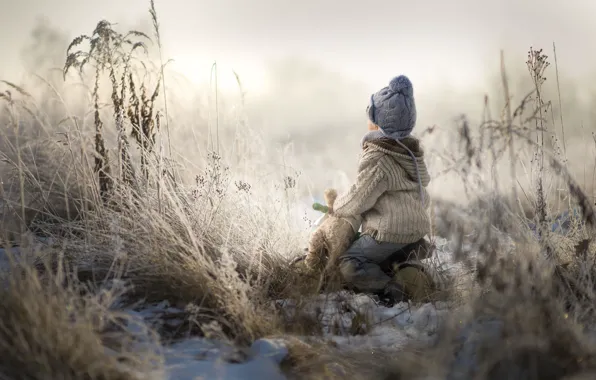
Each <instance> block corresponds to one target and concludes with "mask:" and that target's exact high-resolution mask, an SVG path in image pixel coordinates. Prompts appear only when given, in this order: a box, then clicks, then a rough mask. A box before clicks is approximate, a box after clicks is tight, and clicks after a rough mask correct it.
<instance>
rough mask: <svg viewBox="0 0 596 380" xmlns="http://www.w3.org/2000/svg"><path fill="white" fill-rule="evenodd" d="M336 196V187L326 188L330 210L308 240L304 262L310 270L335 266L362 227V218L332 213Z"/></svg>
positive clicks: (320, 269) (326, 200)
mask: <svg viewBox="0 0 596 380" xmlns="http://www.w3.org/2000/svg"><path fill="white" fill-rule="evenodd" d="M336 198H337V191H336V190H335V189H327V190H325V203H326V205H327V209H328V211H327V214H326V215H325V218H324V220H323V221H322V222H321V224H320V225H319V226H318V227H317V229H316V230H315V231H314V232H313V233H312V235H311V237H310V240H309V242H308V253H307V255H306V258H305V259H304V263H305V265H306V267H307V268H308V269H309V270H313V271H323V270H325V269H329V268H334V267H335V266H336V265H335V264H336V260H337V258H338V257H339V255H341V254H342V253H344V252H345V251H346V250H347V249H348V248H349V247H350V244H352V242H353V241H354V239H355V237H356V233H357V232H358V229H359V227H360V222H361V220H360V219H359V218H357V217H352V218H338V217H335V216H332V215H331V211H332V210H333V203H334V202H335V199H336Z"/></svg>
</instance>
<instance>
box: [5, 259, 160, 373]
mask: <svg viewBox="0 0 596 380" xmlns="http://www.w3.org/2000/svg"><path fill="white" fill-rule="evenodd" d="M50 273H51V272H46V275H44V276H40V275H39V274H38V273H37V271H36V270H35V269H34V268H33V267H32V266H29V265H24V266H22V265H18V264H17V263H16V262H15V264H14V266H13V267H12V268H11V271H10V273H9V274H7V275H3V276H2V285H3V286H2V288H0V294H1V297H2V303H1V305H0V335H1V339H0V340H1V342H2V343H1V344H0V352H1V353H2V360H1V361H0V377H1V378H3V379H106V380H107V379H122V380H125V379H126V380H132V379H143V378H147V376H150V375H151V374H152V373H153V374H155V375H158V374H159V371H160V370H161V368H160V366H161V358H160V355H159V352H158V351H157V348H159V341H158V339H157V338H158V337H156V336H154V335H153V334H152V333H151V332H150V331H141V332H138V333H136V334H135V333H131V332H129V331H128V330H127V329H126V328H125V322H126V320H127V318H126V317H125V316H124V315H121V314H120V313H119V312H117V311H114V310H113V306H114V305H113V304H114V303H115V301H116V300H117V298H118V296H119V291H118V289H112V290H110V289H103V290H100V291H92V289H88V288H86V287H85V286H83V285H82V284H80V283H78V282H77V281H72V280H71V281H67V280H68V277H69V276H71V273H65V272H58V273H57V274H56V275H52V274H50Z"/></svg>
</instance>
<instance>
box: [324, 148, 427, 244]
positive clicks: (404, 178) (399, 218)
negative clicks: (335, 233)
mask: <svg viewBox="0 0 596 380" xmlns="http://www.w3.org/2000/svg"><path fill="white" fill-rule="evenodd" d="M402 143H403V144H404V145H406V146H407V147H408V148H409V149H410V150H411V151H412V153H413V154H414V156H415V157H416V161H417V163H418V171H419V174H420V182H421V183H422V186H423V189H422V193H423V196H424V201H425V202H424V205H423V204H422V202H421V199H420V193H421V191H420V188H419V184H418V179H417V176H416V166H415V164H414V161H413V160H412V158H411V157H410V155H409V154H408V152H407V151H406V150H405V149H404V148H403V147H402V146H400V145H399V144H397V143H396V142H395V141H394V140H391V139H387V138H382V139H377V140H372V141H368V142H366V143H364V146H363V151H362V153H361V157H360V162H359V165H358V177H357V178H356V183H355V184H353V185H352V187H351V188H350V190H349V191H348V192H347V193H346V194H344V195H342V196H340V197H338V198H337V199H336V201H335V204H334V207H333V211H332V212H333V215H335V216H338V217H344V218H350V219H357V220H360V217H361V220H362V233H363V234H367V235H370V236H371V237H373V238H374V239H375V240H377V241H379V242H391V243H398V244H409V243H414V242H416V241H418V240H420V239H422V238H423V237H424V236H425V235H427V234H428V233H430V218H429V215H428V208H429V207H428V206H429V203H430V202H429V200H430V198H429V195H428V192H427V190H426V187H427V186H428V184H429V182H430V177H429V174H428V170H427V167H426V164H425V162H424V152H423V150H422V148H421V147H420V142H419V140H417V139H415V138H413V137H408V138H406V139H404V140H402Z"/></svg>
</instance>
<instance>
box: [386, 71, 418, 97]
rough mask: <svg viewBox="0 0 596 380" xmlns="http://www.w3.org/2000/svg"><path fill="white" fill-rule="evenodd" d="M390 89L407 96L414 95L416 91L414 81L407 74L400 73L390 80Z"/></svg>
mask: <svg viewBox="0 0 596 380" xmlns="http://www.w3.org/2000/svg"><path fill="white" fill-rule="evenodd" d="M389 89H390V90H391V91H393V92H398V93H401V94H404V95H406V96H412V95H413V93H414V89H413V88H412V82H410V79H409V78H408V77H407V76H405V75H400V76H397V77H395V78H393V79H391V82H389Z"/></svg>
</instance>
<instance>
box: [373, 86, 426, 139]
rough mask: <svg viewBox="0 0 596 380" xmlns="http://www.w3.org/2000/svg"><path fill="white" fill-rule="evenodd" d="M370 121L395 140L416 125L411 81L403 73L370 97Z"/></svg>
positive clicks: (408, 132)
mask: <svg viewBox="0 0 596 380" xmlns="http://www.w3.org/2000/svg"><path fill="white" fill-rule="evenodd" d="M368 117H369V119H370V121H372V122H373V123H375V124H376V125H378V126H379V128H381V131H382V132H383V133H384V134H385V135H387V136H389V137H391V138H394V139H396V140H399V139H403V138H404V137H407V136H408V135H409V134H410V133H411V132H412V130H413V129H414V126H415V125H416V104H415V102H414V89H413V88H412V82H410V79H408V77H406V76H405V75H400V76H398V77H395V78H393V79H392V80H391V82H389V86H387V87H384V88H382V89H380V90H379V91H378V92H377V93H375V94H373V95H372V96H371V97H370V104H369V106H368Z"/></svg>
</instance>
